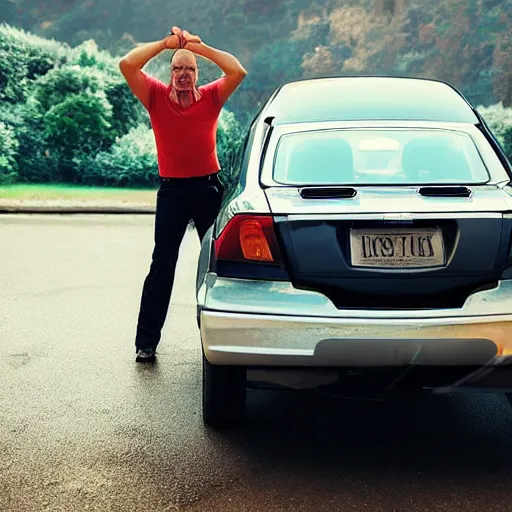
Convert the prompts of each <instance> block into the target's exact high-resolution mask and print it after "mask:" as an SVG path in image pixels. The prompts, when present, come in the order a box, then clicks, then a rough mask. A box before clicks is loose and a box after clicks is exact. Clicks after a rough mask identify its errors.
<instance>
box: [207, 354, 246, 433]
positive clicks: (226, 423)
mask: <svg viewBox="0 0 512 512" xmlns="http://www.w3.org/2000/svg"><path fill="white" fill-rule="evenodd" d="M246 385H247V379H246V370H245V368H242V367H239V366H217V365H213V364H211V363H210V362H209V361H208V360H207V359H206V357H205V355H204V353H203V422H204V423H205V425H208V426H209V427H212V428H226V427H230V426H234V425H236V424H238V423H240V422H241V421H242V420H243V418H244V416H245V402H246Z"/></svg>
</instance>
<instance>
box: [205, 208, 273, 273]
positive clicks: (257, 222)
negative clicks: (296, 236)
mask: <svg viewBox="0 0 512 512" xmlns="http://www.w3.org/2000/svg"><path fill="white" fill-rule="evenodd" d="M215 254H216V257H217V259H218V260H231V261H254V262H260V263H269V264H274V265H280V264H281V254H280V252H279V246H278V244H277V239H276V236H275V233H274V220H273V219H272V217H270V216H264V215H261V216H257V215H235V216H234V217H233V218H232V219H231V220H230V221H229V222H228V224H227V225H226V227H225V228H224V230H223V231H222V233H221V234H220V236H219V238H218V239H217V240H215Z"/></svg>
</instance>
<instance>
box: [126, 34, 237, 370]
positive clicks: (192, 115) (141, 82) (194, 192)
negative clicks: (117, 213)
mask: <svg viewBox="0 0 512 512" xmlns="http://www.w3.org/2000/svg"><path fill="white" fill-rule="evenodd" d="M164 50H176V51H175V53H174V54H173V56H172V59H171V74H170V82H169V83H168V84H165V83H163V82H161V81H160V80H157V79H156V78H154V77H152V76H150V75H148V74H146V73H145V72H143V71H142V68H143V67H144V65H145V64H146V63H147V62H149V60H150V59H152V58H153V57H155V56H156V55H158V54H160V53H161V52H162V51H164ZM196 55H200V56H201V57H204V58H206V59H208V60H210V61H212V62H213V63H215V64H216V65H217V66H218V67H219V68H220V69H221V70H222V71H223V73H224V74H223V76H222V77H221V78H219V79H217V80H214V81H213V82H210V83H208V84H206V85H203V86H200V87H198V86H197V81H198V76H199V71H198V66H197V59H196ZM119 68H120V70H121V73H122V74H123V76H124V77H125V79H126V81H127V82H128V85H129V87H130V89H131V90H132V92H133V94H134V95H135V96H136V97H137V98H138V99H139V100H140V102H141V103H142V104H143V105H144V107H145V108H146V109H147V111H148V113H149V115H150V119H151V125H152V128H153V132H154V136H155V141H156V147H157V154H158V172H159V179H160V186H159V189H158V192H157V202H156V215H155V228H154V248H153V255H152V260H151V265H150V269H149V272H148V274H147V276H146V279H145V281H144V285H143V289H142V298H141V303H140V310H139V317H138V322H137V332H136V337H135V351H136V358H135V360H136V361H137V362H147V361H154V359H155V351H156V347H157V345H158V343H159V342H160V337H161V330H162V327H163V325H164V322H165V319H166V316H167V311H168V308H169V303H170V298H171V293H172V287H173V283H174V274H175V269H176V263H177V260H178V253H179V248H180V245H181V241H182V239H183V236H184V234H185V231H186V229H187V226H188V224H189V222H190V220H193V221H194V225H195V227H196V229H197V233H198V235H199V239H200V240H202V239H203V237H204V235H205V233H206V232H207V231H208V229H209V227H210V226H211V225H212V224H213V222H214V220H215V218H216V216H217V215H218V212H219V208H220V204H221V200H222V194H223V192H224V190H223V187H222V185H221V183H220V181H219V179H218V173H219V171H220V165H219V160H218V156H217V147H216V132H217V124H218V119H219V115H220V112H221V109H222V107H223V105H224V103H225V102H226V100H227V99H228V98H229V97H230V96H231V94H233V92H234V91H235V90H236V89H237V87H238V86H239V85H240V84H241V83H242V81H243V79H244V78H245V76H246V75H247V72H246V71H245V69H244V68H243V66H242V65H241V64H240V62H239V61H238V60H237V59H236V58H235V57H234V56H233V55H231V54H229V53H227V52H224V51H221V50H217V49H215V48H212V47H211V46H208V45H206V44H205V43H204V42H202V41H201V39H200V38H199V37H198V36H196V35H192V34H190V33H189V32H187V31H182V30H181V29H180V28H179V27H173V29H172V31H171V33H170V34H169V35H168V36H166V37H165V38H164V39H162V40H161V41H155V42H152V43H147V44H143V45H141V46H139V47H137V48H134V49H133V50H131V51H130V52H129V53H128V54H127V55H125V56H124V57H123V58H122V59H121V61H120V63H119Z"/></svg>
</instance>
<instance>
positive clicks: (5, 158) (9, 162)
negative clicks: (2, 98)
mask: <svg viewBox="0 0 512 512" xmlns="http://www.w3.org/2000/svg"><path fill="white" fill-rule="evenodd" d="M18 146H19V143H18V141H17V140H16V137H15V135H14V130H13V129H12V128H9V127H8V126H6V124H5V123H2V122H1V121H0V183H1V184H5V183H12V182H13V181H15V179H16V177H17V168H16V154H17V151H18Z"/></svg>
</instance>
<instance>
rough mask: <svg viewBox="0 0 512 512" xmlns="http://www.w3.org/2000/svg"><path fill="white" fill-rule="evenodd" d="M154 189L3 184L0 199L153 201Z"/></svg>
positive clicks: (0, 187)
mask: <svg viewBox="0 0 512 512" xmlns="http://www.w3.org/2000/svg"><path fill="white" fill-rule="evenodd" d="M155 197H156V189H155V190H148V189H125V188H103V187H80V186H73V185H37V184H36V185H32V184H30V185H4V186H0V199H9V200H20V201H30V200H36V201H51V200H63V199H64V200H73V199H76V200H80V201H83V200H90V201H94V200H100V201H105V200H114V201H116V202H119V201H121V202H129V203H148V204H153V203H154V202H155Z"/></svg>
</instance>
